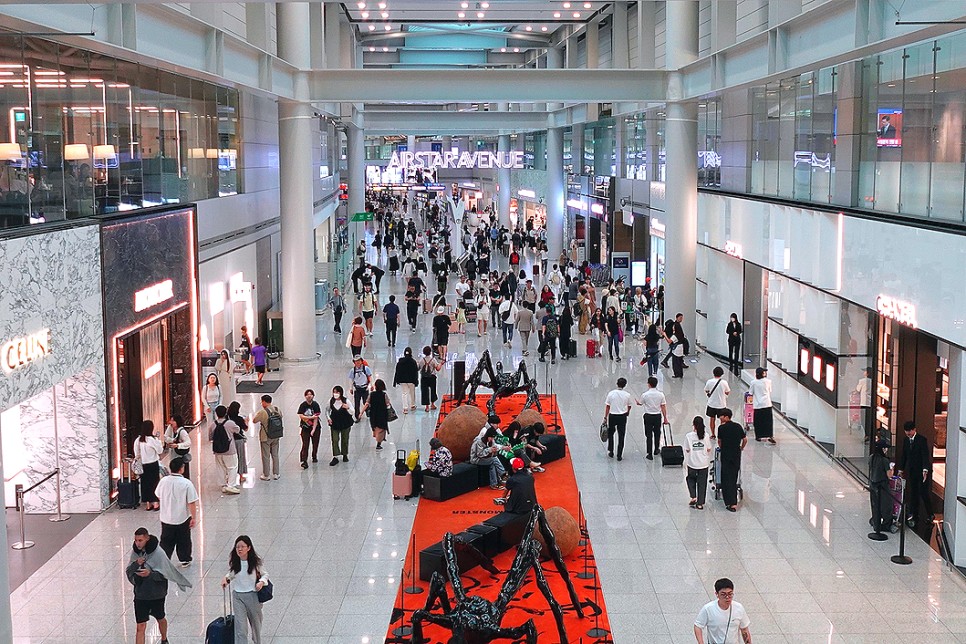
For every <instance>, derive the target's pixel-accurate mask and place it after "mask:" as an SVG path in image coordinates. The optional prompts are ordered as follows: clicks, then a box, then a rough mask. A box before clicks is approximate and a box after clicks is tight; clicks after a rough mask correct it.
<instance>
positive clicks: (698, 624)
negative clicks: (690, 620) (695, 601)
mask: <svg viewBox="0 0 966 644" xmlns="http://www.w3.org/2000/svg"><path fill="white" fill-rule="evenodd" d="M714 594H715V600H714V601H711V602H708V603H707V604H705V605H704V607H703V608H701V610H700V611H699V612H698V616H697V617H696V618H695V620H694V639H695V640H696V641H697V642H698V644H742V642H743V643H744V644H751V630H750V628H749V627H750V626H751V620H749V619H748V613H746V612H745V607H744V606H742V605H741V604H739V603H738V602H736V601H735V600H734V597H735V585H734V584H733V583H732V581H731V580H730V579H728V578H727V577H723V578H721V579H719V580H718V581H716V582H714ZM739 634H740V637H739Z"/></svg>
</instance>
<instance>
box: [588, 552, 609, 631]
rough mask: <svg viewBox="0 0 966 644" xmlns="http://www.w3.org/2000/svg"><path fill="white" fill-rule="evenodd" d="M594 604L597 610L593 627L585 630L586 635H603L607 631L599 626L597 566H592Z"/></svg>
mask: <svg viewBox="0 0 966 644" xmlns="http://www.w3.org/2000/svg"><path fill="white" fill-rule="evenodd" d="M594 604H595V605H596V607H597V610H596V611H594V627H593V628H592V629H590V630H589V631H587V636H588V637H604V636H605V635H608V634H609V633H608V632H607V631H606V630H605V629H603V628H601V627H600V613H601V611H600V579H598V578H597V568H596V567H595V568H594Z"/></svg>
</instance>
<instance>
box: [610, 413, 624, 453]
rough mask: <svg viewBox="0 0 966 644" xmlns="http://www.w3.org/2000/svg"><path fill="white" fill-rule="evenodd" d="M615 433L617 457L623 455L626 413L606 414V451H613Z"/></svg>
mask: <svg viewBox="0 0 966 644" xmlns="http://www.w3.org/2000/svg"><path fill="white" fill-rule="evenodd" d="M615 432H616V433H617V458H621V457H622V456H624V434H625V433H627V414H608V415H607V453H608V454H613V453H614V433H615Z"/></svg>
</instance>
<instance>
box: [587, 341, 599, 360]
mask: <svg viewBox="0 0 966 644" xmlns="http://www.w3.org/2000/svg"><path fill="white" fill-rule="evenodd" d="M587 357H588V358H596V357H597V340H594V339H593V338H591V339H589V340H587Z"/></svg>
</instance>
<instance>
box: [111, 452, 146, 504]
mask: <svg viewBox="0 0 966 644" xmlns="http://www.w3.org/2000/svg"><path fill="white" fill-rule="evenodd" d="M121 474H122V478H121V480H120V481H118V482H117V507H119V508H121V509H129V508H137V507H138V506H139V505H141V484H140V482H139V481H135V480H133V479H132V478H131V461H130V459H125V460H124V463H123V464H122V467H121Z"/></svg>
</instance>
